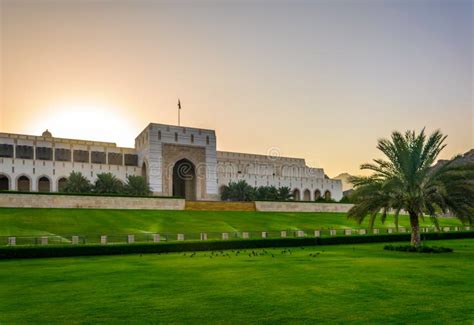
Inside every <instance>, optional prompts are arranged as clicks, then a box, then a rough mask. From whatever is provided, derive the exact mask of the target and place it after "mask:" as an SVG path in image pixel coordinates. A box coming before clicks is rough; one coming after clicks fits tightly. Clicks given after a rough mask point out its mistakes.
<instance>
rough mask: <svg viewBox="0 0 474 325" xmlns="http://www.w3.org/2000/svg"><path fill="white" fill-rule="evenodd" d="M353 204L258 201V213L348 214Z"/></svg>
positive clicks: (256, 204)
mask: <svg viewBox="0 0 474 325" xmlns="http://www.w3.org/2000/svg"><path fill="white" fill-rule="evenodd" d="M352 206H353V204H342V203H311V202H268V201H257V202H255V207H256V209H257V211H268V212H270V211H274V212H347V211H349V209H350V208H352Z"/></svg>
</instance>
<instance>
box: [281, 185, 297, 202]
mask: <svg viewBox="0 0 474 325" xmlns="http://www.w3.org/2000/svg"><path fill="white" fill-rule="evenodd" d="M292 198H293V193H292V192H291V188H289V187H288V186H283V187H280V188H279V189H278V200H279V201H289V200H291V199H292Z"/></svg>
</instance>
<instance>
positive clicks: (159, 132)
mask: <svg viewBox="0 0 474 325" xmlns="http://www.w3.org/2000/svg"><path fill="white" fill-rule="evenodd" d="M158 140H161V131H158Z"/></svg>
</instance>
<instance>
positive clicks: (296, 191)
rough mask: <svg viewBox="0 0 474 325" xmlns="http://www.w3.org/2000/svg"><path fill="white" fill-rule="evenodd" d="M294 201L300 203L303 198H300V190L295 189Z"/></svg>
mask: <svg viewBox="0 0 474 325" xmlns="http://www.w3.org/2000/svg"><path fill="white" fill-rule="evenodd" d="M293 200H295V201H300V200H301V196H300V190H299V189H297V188H295V189H294V190H293Z"/></svg>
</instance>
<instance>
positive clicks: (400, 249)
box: [383, 245, 453, 253]
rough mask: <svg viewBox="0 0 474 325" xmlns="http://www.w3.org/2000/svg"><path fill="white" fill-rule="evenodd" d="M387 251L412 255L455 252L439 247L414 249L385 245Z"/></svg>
mask: <svg viewBox="0 0 474 325" xmlns="http://www.w3.org/2000/svg"><path fill="white" fill-rule="evenodd" d="M383 249H385V250H386V251H397V252H411V253H451V252H453V249H452V248H446V247H437V246H431V247H430V246H420V247H414V246H411V245H399V246H396V245H385V246H384V248H383Z"/></svg>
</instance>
